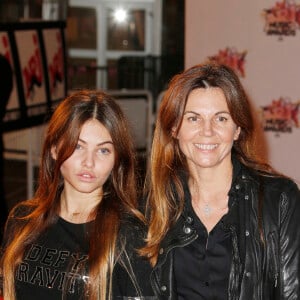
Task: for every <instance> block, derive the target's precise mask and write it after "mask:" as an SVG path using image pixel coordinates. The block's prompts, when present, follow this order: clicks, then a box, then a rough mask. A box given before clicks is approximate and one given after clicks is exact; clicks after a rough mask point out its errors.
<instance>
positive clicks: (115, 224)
mask: <svg viewBox="0 0 300 300" xmlns="http://www.w3.org/2000/svg"><path fill="white" fill-rule="evenodd" d="M135 180H136V178H135V159H134V147H133V143H132V139H131V136H130V134H129V130H128V125H127V123H126V120H125V118H124V115H123V113H122V111H121V110H120V108H119V106H118V105H117V104H116V102H115V101H114V100H113V99H112V98H111V97H110V96H109V95H107V94H105V93H102V92H99V91H80V92H76V93H74V94H72V95H71V96H69V97H68V98H66V99H65V100H64V101H62V103H61V104H60V105H59V106H58V107H57V109H56V110H55V112H54V114H53V116H52V118H51V120H50V122H49V127H48V130H47V134H46V137H45V141H44V147H43V154H42V160H41V165H40V174H39V182H38V187H37V191H36V194H35V196H34V198H33V199H31V200H27V201H25V202H22V203H20V204H18V205H17V206H16V207H15V208H14V209H13V210H12V211H11V213H10V215H9V218H8V222H7V225H6V231H5V238H4V243H3V247H2V253H3V254H2V259H1V275H2V277H3V295H4V299H10V300H14V299H22V300H26V299H31V300H32V299H43V300H46V299H51V300H53V299H76V300H78V299H119V297H120V299H127V298H126V297H130V296H141V295H143V293H147V292H148V291H149V289H150V287H149V285H147V284H146V283H147V274H149V270H150V269H149V266H150V265H149V264H148V263H147V261H146V260H145V259H140V258H138V257H137V255H135V253H136V252H135V248H138V247H141V246H142V241H143V235H142V234H143V229H144V227H143V217H142V215H141V214H140V213H139V211H138V210H137V195H136V181H135ZM149 293H150V292H149ZM150 295H151V294H150Z"/></svg>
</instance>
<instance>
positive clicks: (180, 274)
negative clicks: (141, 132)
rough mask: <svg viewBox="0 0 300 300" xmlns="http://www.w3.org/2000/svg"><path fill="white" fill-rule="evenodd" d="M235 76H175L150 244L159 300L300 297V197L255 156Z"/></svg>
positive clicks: (158, 138)
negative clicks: (299, 224) (299, 228)
mask: <svg viewBox="0 0 300 300" xmlns="http://www.w3.org/2000/svg"><path fill="white" fill-rule="evenodd" d="M253 142H254V122H253V118H252V115H251V111H250V106H249V102H248V99H247V96H246V93H245V91H244V89H243V87H242V85H241V83H240V81H239V79H238V77H237V76H236V74H235V73H234V72H233V71H232V70H231V69H229V68H228V67H226V66H224V65H218V64H214V63H207V64H203V65H197V66H194V67H192V68H190V69H188V70H186V71H185V72H183V73H182V74H178V75H176V76H175V77H174V78H173V79H172V81H171V83H170V85H169V88H168V90H167V91H166V93H165V96H164V98H163V100H162V103H161V105H160V110H159V113H158V118H157V123H156V129H155V133H154V141H153V148H152V157H151V170H150V171H151V172H150V176H149V199H148V211H147V212H148V216H149V219H150V226H149V231H148V239H147V242H148V243H147V245H146V247H145V248H143V249H142V252H143V253H144V254H145V255H147V256H148V257H149V258H150V261H151V263H152V265H153V266H154V270H153V272H152V275H151V284H152V286H153V288H154V290H155V293H156V296H157V298H158V299H189V300H193V299H197V300H199V299H243V300H247V299H249V300H250V299H251V300H254V299H263V300H267V299H281V300H283V299H300V283H299V280H300V276H299V275H300V274H299V265H300V257H299V252H300V230H298V222H299V218H300V193H299V189H298V187H297V185H296V184H295V183H294V182H293V181H292V180H290V179H288V178H286V177H284V176H281V175H279V174H278V173H276V172H275V171H274V170H273V169H272V168H271V167H270V166H269V165H267V164H266V163H262V162H261V161H260V160H259V159H258V157H257V156H256V154H255V151H254V145H253Z"/></svg>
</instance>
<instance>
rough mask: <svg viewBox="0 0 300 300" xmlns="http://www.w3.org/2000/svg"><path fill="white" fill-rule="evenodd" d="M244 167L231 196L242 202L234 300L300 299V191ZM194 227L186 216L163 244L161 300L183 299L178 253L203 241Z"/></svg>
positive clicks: (154, 279)
mask: <svg viewBox="0 0 300 300" xmlns="http://www.w3.org/2000/svg"><path fill="white" fill-rule="evenodd" d="M234 168H235V167H234ZM239 168H240V171H239V174H238V176H236V179H235V180H234V182H233V184H232V187H231V190H230V193H229V196H230V197H237V199H238V201H239V223H238V224H239V226H238V227H239V228H236V227H237V226H233V225H232V226H229V227H230V228H229V229H230V231H231V238H232V243H233V259H232V264H231V272H230V279H229V288H228V299H229V300H233V299H234V300H235V299H242V300H248V299H249V300H250V299H251V300H268V299H272V300H273V299H275V300H277V299H278V300H279V299H280V300H287V299H289V300H291V299H293V300H296V299H300V282H299V280H300V228H299V224H300V191H299V189H298V187H297V185H296V184H295V183H294V182H292V181H291V180H289V179H286V178H278V177H277V178H275V177H265V176H259V175H256V174H254V173H253V172H251V171H250V170H249V169H248V168H246V167H244V166H240V167H239ZM185 185H186V184H185ZM186 188H187V185H186ZM259 207H261V208H260V209H259ZM259 211H261V212H262V214H261V213H259ZM190 223H191V220H190V218H189V217H188V216H187V215H186V214H185V212H184V213H183V214H182V216H181V217H180V218H179V220H178V221H177V223H176V224H175V225H174V226H173V228H171V230H170V231H169V232H168V234H167V235H166V237H165V239H164V240H163V242H162V244H161V249H160V251H159V257H158V262H157V264H156V266H155V267H154V269H153V271H152V274H151V285H152V287H153V289H154V292H155V294H156V296H157V299H161V300H165V299H168V300H171V299H172V300H173V299H177V295H176V288H175V285H174V276H173V251H172V250H173V249H174V248H175V247H184V246H185V245H187V244H189V243H191V242H192V241H194V240H195V239H196V238H197V233H196V232H195V231H194V230H193V228H192V226H191V224H190ZM259 224H261V228H262V230H260V229H259V227H260V226H259Z"/></svg>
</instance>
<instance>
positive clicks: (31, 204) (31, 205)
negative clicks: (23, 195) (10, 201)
mask: <svg viewBox="0 0 300 300" xmlns="http://www.w3.org/2000/svg"><path fill="white" fill-rule="evenodd" d="M36 206H37V205H36V203H35V201H33V200H25V201H21V202H19V203H17V204H16V205H15V206H14V207H13V208H12V209H11V211H10V213H9V219H10V218H11V219H22V218H24V217H26V216H28V215H29V214H31V213H32V212H33V210H34V209H35V208H36Z"/></svg>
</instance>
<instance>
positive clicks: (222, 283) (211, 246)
mask: <svg viewBox="0 0 300 300" xmlns="http://www.w3.org/2000/svg"><path fill="white" fill-rule="evenodd" d="M238 171H239V170H237V172H238ZM237 172H236V174H234V177H236V175H237ZM185 192H186V205H185V214H186V216H185V218H186V217H190V218H191V219H192V220H193V221H192V224H191V225H192V227H193V228H194V229H195V230H196V232H197V234H198V238H197V239H196V240H194V241H193V242H192V243H190V244H188V245H187V246H185V247H178V248H175V250H174V277H175V280H176V284H175V286H176V289H177V294H178V299H179V300H182V299H188V300H196V299H197V300H199V299H205V300H223V299H228V282H229V274H230V268H231V261H232V237H231V232H230V229H229V227H230V226H231V225H235V224H236V223H237V222H238V217H237V215H238V203H237V201H235V197H233V196H232V195H229V203H228V206H229V211H228V213H227V214H226V215H224V216H223V217H222V218H221V220H220V221H219V222H218V223H217V224H216V226H215V227H214V228H213V229H212V230H211V231H210V233H209V234H208V232H207V230H206V228H205V226H204V225H203V223H202V222H201V220H200V219H199V218H198V216H197V215H196V213H195V211H194V209H193V207H192V205H191V195H190V193H189V191H185Z"/></svg>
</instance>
